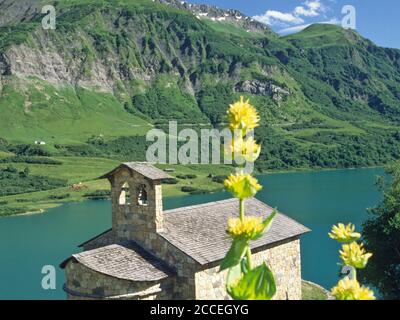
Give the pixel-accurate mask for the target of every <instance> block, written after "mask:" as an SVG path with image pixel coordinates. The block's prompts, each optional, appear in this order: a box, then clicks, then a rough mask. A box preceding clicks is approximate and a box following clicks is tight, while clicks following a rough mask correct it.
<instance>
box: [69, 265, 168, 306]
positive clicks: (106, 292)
mask: <svg viewBox="0 0 400 320" xmlns="http://www.w3.org/2000/svg"><path fill="white" fill-rule="evenodd" d="M65 272H66V279H67V280H66V283H65V287H64V289H65V291H66V292H67V294H68V299H70V300H101V299H129V300H168V299H171V296H172V290H173V283H174V282H175V280H174V278H173V277H172V278H171V277H170V278H167V279H165V280H161V281H130V280H123V279H117V278H114V277H110V276H107V275H104V274H102V273H99V272H96V271H94V270H91V269H89V268H88V267H86V266H84V265H83V264H81V263H79V262H77V261H74V260H73V259H71V260H70V261H69V262H68V263H67V265H66V268H65Z"/></svg>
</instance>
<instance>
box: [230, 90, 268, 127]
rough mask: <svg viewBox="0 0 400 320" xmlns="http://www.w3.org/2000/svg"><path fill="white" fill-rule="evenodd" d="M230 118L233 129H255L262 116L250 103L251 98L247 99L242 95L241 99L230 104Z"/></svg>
mask: <svg viewBox="0 0 400 320" xmlns="http://www.w3.org/2000/svg"><path fill="white" fill-rule="evenodd" d="M228 120H229V128H230V129H231V130H235V129H242V130H253V129H254V128H256V127H258V125H259V122H260V117H259V116H258V113H257V110H256V109H255V108H254V107H253V106H252V105H251V104H250V103H249V100H246V101H245V100H244V98H243V97H240V101H238V102H236V103H234V104H231V105H230V107H229V109H228Z"/></svg>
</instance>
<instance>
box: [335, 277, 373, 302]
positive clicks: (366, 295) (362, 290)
mask: <svg viewBox="0 0 400 320" xmlns="http://www.w3.org/2000/svg"><path fill="white" fill-rule="evenodd" d="M332 294H333V296H334V297H335V298H336V299H337V300H375V296H374V292H373V291H371V290H370V289H369V288H366V287H361V286H360V284H359V283H358V281H357V280H356V279H349V278H347V277H346V278H344V279H343V280H340V281H339V283H338V285H337V286H336V287H334V288H333V289H332Z"/></svg>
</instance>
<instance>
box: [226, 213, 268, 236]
mask: <svg viewBox="0 0 400 320" xmlns="http://www.w3.org/2000/svg"><path fill="white" fill-rule="evenodd" d="M263 230H264V225H263V221H262V218H261V217H244V218H243V220H241V219H237V218H231V219H229V220H228V229H227V230H226V232H227V233H228V234H229V235H230V236H231V237H232V238H244V239H246V240H251V239H253V238H255V237H256V236H257V235H258V234H260V233H261V232H262V231H263Z"/></svg>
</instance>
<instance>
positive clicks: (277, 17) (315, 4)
mask: <svg viewBox="0 0 400 320" xmlns="http://www.w3.org/2000/svg"><path fill="white" fill-rule="evenodd" d="M325 11H326V7H325V6H324V5H323V4H322V3H321V0H306V1H305V2H303V3H302V5H301V6H297V7H295V8H294V9H293V10H292V11H291V12H280V11H275V10H268V11H267V12H265V13H264V14H263V15H258V16H254V17H253V18H254V19H255V20H258V21H260V22H263V23H265V24H268V25H270V26H271V25H279V24H280V25H281V26H282V24H286V26H290V25H299V24H303V25H304V23H305V21H304V19H303V17H307V18H315V17H318V16H320V15H321V14H322V13H324V12H325ZM299 27H300V26H299Z"/></svg>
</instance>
